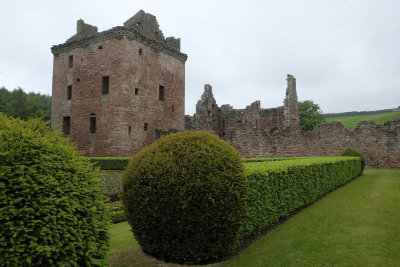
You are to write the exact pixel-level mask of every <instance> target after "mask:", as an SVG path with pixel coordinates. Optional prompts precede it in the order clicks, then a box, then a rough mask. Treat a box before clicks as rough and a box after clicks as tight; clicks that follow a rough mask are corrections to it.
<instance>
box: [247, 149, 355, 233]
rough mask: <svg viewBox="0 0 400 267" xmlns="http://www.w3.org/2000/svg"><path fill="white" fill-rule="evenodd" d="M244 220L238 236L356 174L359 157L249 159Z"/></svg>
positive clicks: (273, 220) (259, 226) (324, 192)
mask: <svg viewBox="0 0 400 267" xmlns="http://www.w3.org/2000/svg"><path fill="white" fill-rule="evenodd" d="M245 170H246V173H247V177H248V183H249V189H248V204H247V211H246V221H245V223H244V224H243V225H242V227H241V234H240V236H241V238H245V237H247V236H250V235H252V234H257V233H259V232H260V231H261V230H263V229H265V228H267V227H269V226H271V225H273V224H274V223H276V222H277V221H278V220H279V219H280V218H283V217H286V216H288V215H290V214H292V213H293V212H294V211H296V210H297V209H299V208H301V207H303V206H306V205H308V204H310V203H311V202H313V201H315V200H316V199H318V198H319V197H321V196H323V195H324V194H326V193H328V192H329V191H331V190H333V189H335V188H337V187H339V186H340V185H343V184H345V183H347V182H348V181H350V180H352V179H353V178H355V177H357V176H358V175H359V173H360V170H361V163H360V158H358V157H318V158H295V159H287V160H281V161H264V162H249V163H246V164H245Z"/></svg>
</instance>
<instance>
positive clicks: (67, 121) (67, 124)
mask: <svg viewBox="0 0 400 267" xmlns="http://www.w3.org/2000/svg"><path fill="white" fill-rule="evenodd" d="M70 130H71V117H69V116H68V117H64V118H63V133H64V134H65V135H69V133H70Z"/></svg>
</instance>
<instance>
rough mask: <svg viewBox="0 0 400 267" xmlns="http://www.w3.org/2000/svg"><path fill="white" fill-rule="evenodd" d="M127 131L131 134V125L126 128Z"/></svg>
mask: <svg viewBox="0 0 400 267" xmlns="http://www.w3.org/2000/svg"><path fill="white" fill-rule="evenodd" d="M128 133H129V134H131V126H129V128H128Z"/></svg>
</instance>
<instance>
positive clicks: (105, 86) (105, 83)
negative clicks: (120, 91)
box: [101, 76, 110, 95]
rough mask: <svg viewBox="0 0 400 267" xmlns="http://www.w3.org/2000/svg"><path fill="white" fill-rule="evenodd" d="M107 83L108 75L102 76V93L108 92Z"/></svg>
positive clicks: (108, 80) (108, 81)
mask: <svg viewBox="0 0 400 267" xmlns="http://www.w3.org/2000/svg"><path fill="white" fill-rule="evenodd" d="M109 84H110V79H109V76H103V89H102V91H101V93H102V94H103V95H106V94H108V89H109V86H110V85H109Z"/></svg>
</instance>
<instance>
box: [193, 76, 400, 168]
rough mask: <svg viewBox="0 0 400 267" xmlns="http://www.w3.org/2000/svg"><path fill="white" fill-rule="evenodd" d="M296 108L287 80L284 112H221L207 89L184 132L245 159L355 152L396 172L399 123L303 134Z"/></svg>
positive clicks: (256, 108)
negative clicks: (217, 142) (197, 133)
mask: <svg viewBox="0 0 400 267" xmlns="http://www.w3.org/2000/svg"><path fill="white" fill-rule="evenodd" d="M297 106H298V104H297V93H296V82H295V79H293V76H289V75H288V89H287V94H286V98H285V101H284V106H283V107H278V108H274V109H261V108H260V103H259V102H258V101H256V102H254V103H253V104H251V105H250V106H247V107H246V109H233V108H232V107H231V106H229V105H222V106H221V108H219V107H218V106H217V104H216V101H215V99H214V97H213V96H212V91H211V86H209V85H207V86H206V88H205V93H204V94H203V95H202V97H201V100H199V102H198V103H197V106H196V114H194V116H193V117H191V116H186V118H185V123H186V129H199V130H208V131H211V132H214V133H216V134H218V135H219V136H220V137H221V138H222V139H224V140H226V141H227V142H229V143H230V144H231V145H232V146H233V147H234V148H236V149H237V150H238V151H239V152H240V154H241V155H242V156H243V157H248V158H262V157H302V156H336V155H338V154H339V153H340V152H341V151H343V150H344V149H346V148H355V149H357V150H359V151H360V152H362V153H363V154H364V155H365V156H366V164H367V166H368V167H378V168H400V119H398V120H393V121H392V123H391V126H380V125H376V124H375V123H373V122H360V123H359V124H358V126H357V128H356V129H355V130H354V131H349V130H347V129H346V128H345V127H344V126H343V125H342V124H341V123H340V122H332V123H329V124H323V125H320V126H319V127H317V128H316V129H314V130H313V131H311V132H304V131H302V130H301V128H300V125H299V123H298V122H299V113H298V112H297ZM221 121H223V122H225V123H221ZM221 125H223V127H222V126H221Z"/></svg>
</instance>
